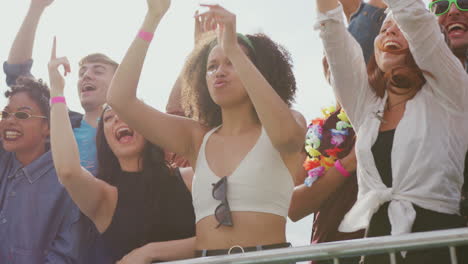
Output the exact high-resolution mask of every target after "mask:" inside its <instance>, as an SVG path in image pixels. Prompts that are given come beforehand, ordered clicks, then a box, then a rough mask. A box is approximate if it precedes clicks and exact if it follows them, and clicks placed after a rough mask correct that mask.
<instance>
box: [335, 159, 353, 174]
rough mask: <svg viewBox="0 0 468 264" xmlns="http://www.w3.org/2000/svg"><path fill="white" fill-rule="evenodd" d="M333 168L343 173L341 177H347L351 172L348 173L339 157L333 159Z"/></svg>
mask: <svg viewBox="0 0 468 264" xmlns="http://www.w3.org/2000/svg"><path fill="white" fill-rule="evenodd" d="M335 168H336V170H337V171H338V172H339V173H340V174H341V175H343V177H349V176H351V173H349V172H348V171H347V170H346V169H345V168H344V167H343V165H342V164H341V161H340V160H339V159H337V160H336V161H335Z"/></svg>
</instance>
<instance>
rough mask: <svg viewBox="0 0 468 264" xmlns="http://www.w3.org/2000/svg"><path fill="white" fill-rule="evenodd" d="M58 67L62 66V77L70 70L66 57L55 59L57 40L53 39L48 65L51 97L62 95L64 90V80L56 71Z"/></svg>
mask: <svg viewBox="0 0 468 264" xmlns="http://www.w3.org/2000/svg"><path fill="white" fill-rule="evenodd" d="M60 66H63V69H64V76H67V74H68V73H70V70H71V69H70V62H69V61H68V58H67V57H60V58H57V39H56V38H55V37H54V43H53V45H52V54H51V56H50V61H49V64H48V68H49V81H50V91H51V96H57V95H63V90H64V88H65V78H64V77H63V76H62V75H61V74H60V72H59V70H58V68H59V67H60Z"/></svg>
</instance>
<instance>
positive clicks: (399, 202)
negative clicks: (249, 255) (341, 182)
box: [316, 0, 468, 235]
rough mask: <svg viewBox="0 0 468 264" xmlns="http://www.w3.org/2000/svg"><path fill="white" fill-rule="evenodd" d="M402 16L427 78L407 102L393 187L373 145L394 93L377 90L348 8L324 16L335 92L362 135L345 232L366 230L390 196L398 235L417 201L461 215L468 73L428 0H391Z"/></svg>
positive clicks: (467, 131)
mask: <svg viewBox="0 0 468 264" xmlns="http://www.w3.org/2000/svg"><path fill="white" fill-rule="evenodd" d="M386 2H387V4H388V5H389V8H390V9H391V11H392V12H393V16H394V18H395V21H396V22H397V23H398V25H399V27H400V29H401V31H402V32H403V34H404V35H405V37H406V39H407V40H408V43H409V47H410V50H411V54H412V55H413V57H414V59H415V61H416V63H417V64H418V65H420V67H421V68H422V69H424V70H425V71H426V72H429V73H431V74H432V75H433V76H429V75H427V74H425V78H426V80H427V82H426V84H425V85H424V86H423V87H422V89H421V90H420V91H419V92H418V93H417V94H416V96H415V97H414V98H413V99H411V100H409V101H408V102H407V103H406V110H405V113H404V115H403V117H402V119H401V121H400V122H399V124H398V126H397V128H396V131H395V138H394V142H393V149H392V153H391V159H392V176H393V186H392V187H391V188H388V187H387V186H385V184H383V182H382V180H381V177H380V175H379V173H378V171H377V168H376V166H375V162H374V159H373V155H372V152H371V147H372V145H373V144H374V143H375V140H376V138H377V135H378V133H379V128H380V124H381V123H380V120H379V118H377V116H376V115H379V113H382V112H383V109H384V106H385V103H386V99H387V95H385V97H384V98H379V97H377V96H376V95H375V93H374V92H373V91H372V89H371V87H370V85H369V82H368V76H367V70H366V65H365V63H364V59H363V56H362V51H361V48H360V47H359V45H358V44H357V43H356V41H355V40H354V38H353V37H352V36H351V35H350V34H349V33H348V31H347V30H346V28H345V25H344V23H343V16H342V7H341V6H339V7H338V8H336V9H334V10H331V11H329V12H327V13H326V14H322V13H320V14H319V15H318V22H317V24H316V28H318V29H320V31H321V32H320V36H321V37H322V39H323V43H324V47H325V50H326V56H327V59H328V62H329V64H330V71H331V73H332V83H333V87H334V90H335V94H336V95H337V97H338V100H339V101H340V102H341V104H342V106H343V108H344V109H345V111H346V112H347V113H348V116H349V119H350V121H351V122H352V124H353V127H354V129H355V130H356V133H357V142H356V155H357V159H358V169H357V172H358V183H359V192H358V200H357V201H356V203H355V205H354V207H353V208H352V209H351V210H350V212H349V213H348V214H347V215H346V217H345V219H344V220H343V222H342V223H341V225H340V231H344V232H350V231H355V230H358V229H361V228H366V227H367V226H368V224H369V221H370V218H371V217H372V215H373V214H374V213H375V212H376V211H377V210H378V208H379V207H380V206H381V205H382V204H383V203H385V202H388V201H389V202H390V205H389V209H388V215H389V219H390V223H391V225H392V232H391V233H392V234H393V235H396V234H403V233H409V232H411V227H412V225H413V222H414V219H415V216H416V212H415V210H414V208H413V204H415V205H418V206H420V207H422V208H425V209H429V210H433V211H436V212H441V213H447V214H459V201H460V192H461V187H462V184H463V168H464V157H465V153H466V151H467V149H468V137H466V135H467V134H468V119H467V118H466V112H467V108H468V91H467V89H468V75H467V74H466V72H465V70H464V69H463V67H462V65H461V63H460V61H459V60H458V59H457V58H456V57H455V56H454V55H453V53H452V51H451V50H450V49H449V48H448V46H447V44H446V43H445V40H444V37H443V35H442V33H441V32H440V29H439V25H438V23H437V20H436V18H435V16H434V15H433V14H431V13H429V12H428V11H427V10H426V9H425V5H424V3H423V2H422V1H421V0H387V1H386Z"/></svg>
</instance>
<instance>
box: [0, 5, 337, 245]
mask: <svg viewBox="0 0 468 264" xmlns="http://www.w3.org/2000/svg"><path fill="white" fill-rule="evenodd" d="M200 2H202V3H208V1H206V0H173V1H172V5H171V8H170V10H169V11H168V13H167V14H166V16H165V17H164V18H163V21H162V22H161V24H160V26H159V28H158V30H157V32H156V35H155V37H154V39H153V43H152V44H151V47H150V49H149V52H148V56H147V58H146V63H145V67H144V70H143V73H142V78H141V80H140V86H139V88H138V94H139V97H140V98H142V99H144V100H145V102H146V103H148V104H150V105H152V106H154V107H156V108H157V109H160V110H164V107H165V104H166V101H167V98H168V95H169V92H170V89H171V87H172V85H173V83H174V81H175V80H176V78H177V76H178V74H179V72H180V70H181V69H182V66H183V63H184V60H185V58H186V56H187V55H188V54H189V52H190V51H191V49H192V47H193V14H194V13H195V10H197V8H198V7H199V6H198V4H199V3H200ZM209 2H210V3H220V4H221V5H223V6H224V7H226V8H227V9H228V10H230V11H231V12H233V13H235V14H236V15H237V23H238V24H237V29H238V32H241V33H257V32H263V33H266V34H268V35H269V36H270V37H271V38H272V39H273V40H275V41H276V42H279V43H280V44H282V45H284V46H285V47H286V48H287V49H288V50H289V51H290V53H291V54H292V57H293V60H294V73H295V76H296V81H297V86H298V93H297V95H296V105H295V106H294V107H295V108H296V109H297V110H299V111H300V112H302V114H303V115H304V116H305V117H306V119H308V120H309V119H312V118H314V117H317V116H318V115H320V109H321V108H322V107H324V106H328V105H330V104H333V103H334V96H333V94H332V92H331V88H330V87H329V86H328V85H327V84H326V82H325V79H324V78H323V75H322V65H321V59H322V45H321V41H320V39H319V37H318V32H316V31H314V30H313V24H314V19H315V1H313V0H288V1H286V0H219V1H209ZM28 6H29V0H2V1H0V32H1V35H0V61H2V62H3V61H5V60H6V59H7V56H8V52H9V49H10V46H11V44H12V43H13V39H14V37H15V35H16V33H17V31H18V29H19V27H20V25H21V22H22V20H23V18H24V15H25V14H26V12H27V9H28ZM145 12H146V1H145V0H131V1H119V0H79V1H70V0H55V2H54V3H53V4H52V5H51V6H49V8H48V9H47V10H46V11H45V13H44V14H43V16H42V19H41V23H40V25H39V28H38V31H37V35H36V42H35V49H34V53H33V58H34V60H35V62H34V65H33V70H32V72H33V74H34V75H35V76H36V77H39V78H43V79H45V80H46V81H47V82H48V74H47V62H48V60H49V57H50V50H51V45H52V39H53V36H54V35H55V36H57V41H58V42H57V43H58V48H57V55H58V56H68V58H69V60H70V62H71V65H72V74H71V76H69V77H67V85H66V92H65V94H66V97H67V102H68V105H69V106H70V108H71V109H73V110H75V111H79V112H83V110H82V108H81V105H80V102H79V99H78V96H77V88H76V83H77V75H78V73H77V70H78V67H77V63H78V61H79V59H80V58H82V57H84V56H86V55H87V54H90V53H94V52H102V53H105V54H107V55H108V56H110V57H111V58H113V59H115V60H116V61H118V62H120V61H121V59H122V58H123V56H124V54H125V52H126V50H127V48H128V46H129V45H130V42H131V41H132V40H133V38H134V36H135V35H136V33H137V32H138V30H139V27H140V25H141V23H142V21H143V18H144V15H145ZM4 80H5V76H4V74H3V71H0V81H4ZM3 87H4V88H6V85H5V84H3ZM4 90H5V89H2V95H1V96H0V108H3V106H4V105H5V104H6V100H5V99H4V97H3V91H4ZM311 223H312V220H311V218H310V217H309V218H307V219H305V220H303V221H302V222H300V223H296V224H294V225H291V224H290V225H288V239H289V240H290V241H291V242H293V244H294V245H296V246H298V245H306V244H308V243H309V238H310V229H311Z"/></svg>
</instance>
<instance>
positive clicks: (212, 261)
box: [171, 228, 468, 264]
mask: <svg viewBox="0 0 468 264" xmlns="http://www.w3.org/2000/svg"><path fill="white" fill-rule="evenodd" d="M467 244H468V228H459V229H448V230H439V231H430V232H420V233H412V234H405V235H398V236H387V237H378V238H365V239H359V240H350V241H342V242H332V243H322V244H318V245H312V246H301V247H293V248H284V249H273V250H267V251H257V252H249V253H245V254H239V255H236V256H233V255H231V256H218V257H207V258H203V259H190V260H183V261H175V262H171V263H174V264H175V263H183V264H219V263H231V264H234V263H235V264H247V263H280V262H283V263H284V262H287V261H305V260H325V259H333V258H344V257H353V256H362V255H372V254H388V252H399V251H411V250H419V249H423V248H424V249H428V248H434V247H456V246H459V245H467ZM455 256H456V255H455ZM452 263H456V262H452ZM457 264H458V263H457Z"/></svg>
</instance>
